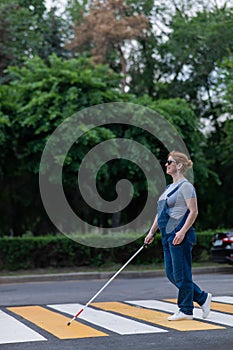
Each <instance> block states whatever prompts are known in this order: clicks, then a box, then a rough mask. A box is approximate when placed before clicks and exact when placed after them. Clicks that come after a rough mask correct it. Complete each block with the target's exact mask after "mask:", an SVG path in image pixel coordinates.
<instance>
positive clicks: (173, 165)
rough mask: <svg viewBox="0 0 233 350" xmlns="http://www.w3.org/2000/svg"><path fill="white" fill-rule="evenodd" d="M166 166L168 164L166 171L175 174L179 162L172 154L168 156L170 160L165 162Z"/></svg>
mask: <svg viewBox="0 0 233 350" xmlns="http://www.w3.org/2000/svg"><path fill="white" fill-rule="evenodd" d="M165 166H166V173H167V174H169V175H173V174H175V173H177V162H176V161H175V159H174V158H172V157H171V156H170V157H168V160H167V162H166V163H165Z"/></svg>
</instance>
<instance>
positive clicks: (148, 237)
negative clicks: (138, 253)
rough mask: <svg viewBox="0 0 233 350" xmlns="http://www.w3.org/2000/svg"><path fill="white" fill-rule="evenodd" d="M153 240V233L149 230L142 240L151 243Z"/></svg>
mask: <svg viewBox="0 0 233 350" xmlns="http://www.w3.org/2000/svg"><path fill="white" fill-rule="evenodd" d="M153 240H154V234H153V233H152V232H149V233H148V235H147V236H146V238H145V240H144V243H145V244H151V243H152V242H153Z"/></svg>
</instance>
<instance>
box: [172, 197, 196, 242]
mask: <svg viewBox="0 0 233 350" xmlns="http://www.w3.org/2000/svg"><path fill="white" fill-rule="evenodd" d="M186 204H187V208H188V209H189V215H188V217H187V219H186V221H185V224H184V226H183V227H182V228H181V229H180V231H178V232H176V236H175V238H174V239H173V242H172V243H173V244H174V245H177V244H181V242H182V241H183V239H184V237H185V234H186V232H187V231H188V230H189V229H190V227H191V226H192V225H193V223H194V222H195V220H196V218H197V215H198V207H197V198H196V197H194V198H190V199H187V200H186Z"/></svg>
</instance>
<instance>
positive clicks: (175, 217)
mask: <svg viewBox="0 0 233 350" xmlns="http://www.w3.org/2000/svg"><path fill="white" fill-rule="evenodd" d="M165 166H166V173H167V174H169V175H171V177H172V179H173V183H172V184H171V185H169V186H167V187H166V189H165V191H164V192H163V193H162V195H161V196H160V198H159V200H158V213H157V215H156V217H155V220H154V222H153V225H152V227H151V229H150V231H149V233H148V235H147V236H146V238H145V243H146V244H150V243H151V242H152V241H153V239H154V235H155V233H156V231H157V229H159V230H160V232H161V233H162V244H163V250H164V262H165V270H166V275H167V277H168V279H169V280H170V281H171V282H172V283H173V284H174V285H175V286H176V287H177V288H178V290H179V292H178V299H177V304H178V307H179V311H178V312H177V313H175V314H174V315H172V316H169V317H168V320H169V321H178V320H191V319H193V308H194V307H193V301H195V302H197V303H198V304H199V305H200V306H201V308H202V311H203V315H202V316H203V318H206V317H207V316H208V315H209V312H210V303H211V297H212V295H211V294H210V293H206V292H205V291H202V290H201V289H200V288H199V287H198V286H197V285H196V284H195V283H194V282H193V280H192V247H193V244H194V243H195V240H196V234H195V231H194V228H193V227H192V225H193V223H194V222H195V219H196V217H197V214H198V208H197V198H196V192H195V189H194V187H193V185H192V184H191V183H190V182H189V181H188V180H187V179H186V178H185V177H184V175H185V173H186V171H187V170H188V168H191V167H192V161H191V160H190V159H188V157H187V156H186V155H185V154H184V153H181V152H177V151H173V152H171V153H169V155H168V160H167V162H166V164H165Z"/></svg>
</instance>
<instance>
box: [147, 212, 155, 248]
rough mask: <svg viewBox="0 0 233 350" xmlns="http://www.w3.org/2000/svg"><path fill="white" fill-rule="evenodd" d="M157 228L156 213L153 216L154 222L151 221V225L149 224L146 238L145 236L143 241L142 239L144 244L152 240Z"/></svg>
mask: <svg viewBox="0 0 233 350" xmlns="http://www.w3.org/2000/svg"><path fill="white" fill-rule="evenodd" d="M157 230H158V215H156V217H155V219H154V222H153V224H152V226H151V229H150V231H149V233H148V235H147V236H146V238H145V241H144V242H145V243H146V244H150V243H152V242H153V240H154V235H155V233H156V231H157Z"/></svg>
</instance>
